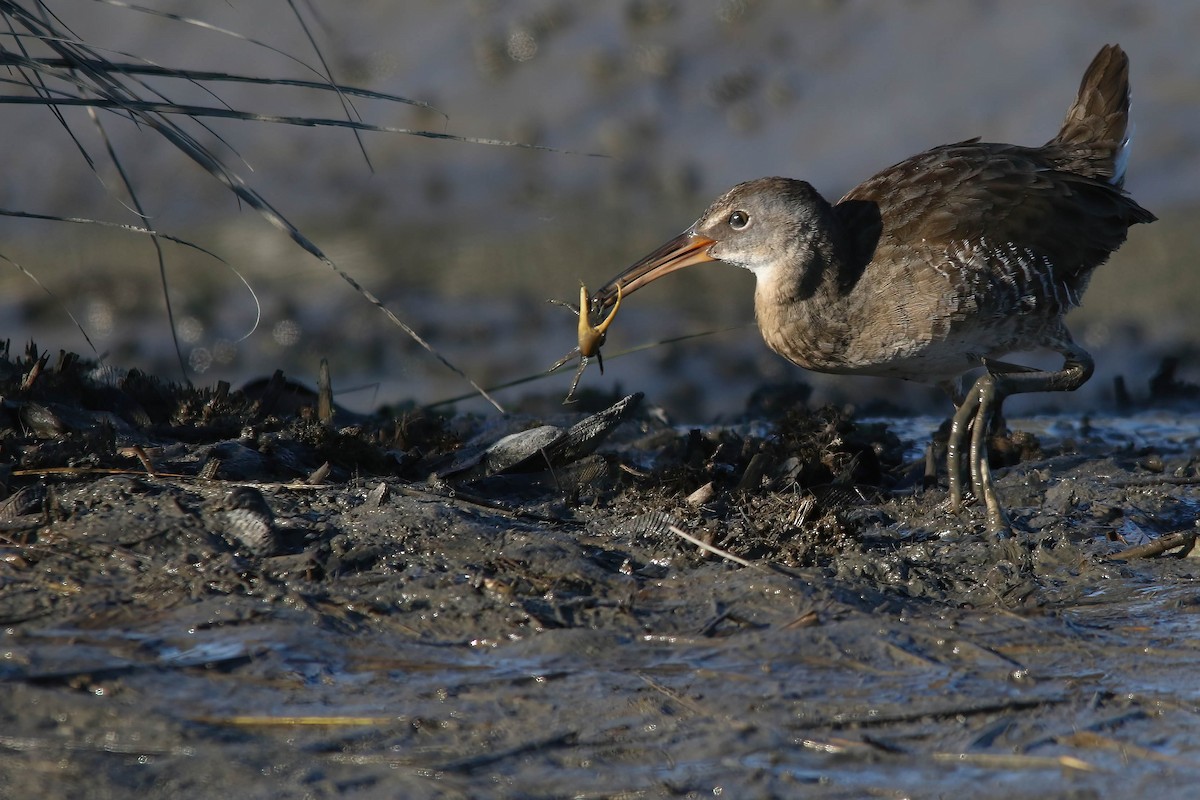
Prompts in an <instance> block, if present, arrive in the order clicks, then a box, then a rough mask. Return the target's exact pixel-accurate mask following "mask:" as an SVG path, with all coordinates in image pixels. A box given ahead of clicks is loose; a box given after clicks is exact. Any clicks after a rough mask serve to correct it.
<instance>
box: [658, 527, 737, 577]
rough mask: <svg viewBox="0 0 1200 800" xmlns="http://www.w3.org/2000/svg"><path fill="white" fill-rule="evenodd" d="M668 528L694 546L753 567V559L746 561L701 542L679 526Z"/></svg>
mask: <svg viewBox="0 0 1200 800" xmlns="http://www.w3.org/2000/svg"><path fill="white" fill-rule="evenodd" d="M668 530H670V531H671V533H673V534H675V535H676V536H678V537H679V538H681V539H683V540H684V541H688V542H691V543H692V544H694V545H696V547H699V548H700V549H701V550H707V551H708V552H710V553H712V554H713V555H717V556H720V557H721V558H724V559H726V560H728V561H732V562H733V563H735V564H739V565H741V566H743V567H753V566H754V562H753V561H747V560H746V559H744V558H741V557H740V556H735V555H734V554H733V553H730V552H729V551H727V550H722V549H721V548H719V547H714V546H713V545H711V544H709V543H708V542H703V541H701V540H699V539H697V538H696V537H695V536H692V535H691V534H690V533H688V532H687V531H683V530H680V529H679V528H677V527H676V526H674V525H672V526H670V527H669V528H668Z"/></svg>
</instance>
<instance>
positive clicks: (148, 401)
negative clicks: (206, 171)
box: [0, 352, 1200, 798]
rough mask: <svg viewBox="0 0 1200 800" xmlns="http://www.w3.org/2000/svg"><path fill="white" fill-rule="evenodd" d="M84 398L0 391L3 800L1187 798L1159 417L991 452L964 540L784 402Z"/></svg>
mask: <svg viewBox="0 0 1200 800" xmlns="http://www.w3.org/2000/svg"><path fill="white" fill-rule="evenodd" d="M100 377H101V378H103V379H98V377H97V374H96V373H95V371H94V370H93V366H92V365H89V364H86V363H82V362H80V361H79V360H76V359H73V358H70V357H67V358H49V359H48V360H47V359H46V358H45V357H42V358H40V359H39V358H38V357H37V356H36V354H32V353H28V352H27V353H25V354H19V353H15V352H14V353H5V354H4V355H3V357H2V358H0V396H2V397H3V403H2V406H0V429H2V430H3V438H2V439H0V464H3V466H2V467H0V488H2V490H3V497H4V499H3V501H2V504H0V556H2V558H0V627H2V629H3V637H4V638H3V642H2V644H0V659H2V660H0V682H2V688H0V750H3V752H4V755H3V758H0V787H3V789H0V795H3V796H4V797H63V798H85V797H86V798H109V797H111V798H126V797H132V796H136V797H142V798H168V797H170V798H176V797H217V796H225V797H238V798H292V797H295V798H301V797H314V798H329V797H338V798H343V797H344V798H377V797H378V798H391V797H485V796H496V797H583V798H600V797H675V796H679V797H712V796H726V797H739V798H741V797H787V796H813V797H846V798H849V797H863V796H880V797H909V796H912V797H937V796H954V797H1004V798H1021V797H1029V798H1033V797H1037V798H1045V797H1079V798H1085V797H1103V796H1125V797H1136V796H1150V795H1151V793H1153V795H1154V796H1156V797H1158V798H1166V797H1190V796H1194V794H1193V793H1194V791H1195V788H1194V787H1195V786H1196V785H1197V782H1198V781H1200V755H1198V754H1197V752H1196V749H1195V742H1196V740H1197V738H1198V736H1200V682H1198V680H1197V668H1198V667H1200V584H1198V583H1197V580H1196V576H1197V573H1198V571H1200V570H1198V569H1197V561H1196V560H1195V559H1194V558H1190V557H1182V556H1184V555H1186V554H1185V553H1184V551H1185V550H1187V544H1188V542H1190V541H1191V538H1192V537H1194V534H1195V531H1196V527H1195V526H1196V520H1197V517H1198V516H1200V492H1198V490H1197V484H1198V483H1200V477H1198V471H1197V464H1198V463H1200V426H1198V425H1197V424H1196V420H1197V417H1196V407H1197V405H1196V402H1195V397H1194V394H1195V391H1194V387H1182V386H1177V385H1173V384H1170V381H1161V380H1160V382H1159V385H1158V386H1157V389H1156V392H1155V398H1154V400H1153V401H1152V402H1151V403H1150V406H1149V407H1138V408H1129V409H1127V410H1126V413H1125V414H1124V415H1112V416H1109V417H1101V416H1099V415H1097V416H1095V417H1092V418H1090V419H1080V418H1072V417H1067V418H1063V419H1057V420H1055V419H1051V420H1049V421H1047V420H1045V419H1042V420H1033V421H1031V422H1030V424H1029V425H1026V426H1023V425H1022V421H1021V420H1013V421H1012V424H1011V425H1010V427H1011V428H1012V429H1013V430H1014V431H1017V433H1014V434H1012V435H1010V436H1006V437H1003V439H1001V440H999V441H997V442H995V445H996V448H995V449H996V452H997V453H998V454H999V456H998V458H999V459H1000V460H999V461H997V462H996V467H997V469H996V473H997V475H998V485H999V488H1000V494H1001V498H1002V500H1003V502H1004V503H1005V504H1006V506H1007V507H1008V510H1009V513H1010V516H1011V519H1012V522H1013V528H1014V531H1015V536H1014V537H1013V538H1011V539H1007V540H999V539H997V538H995V537H993V536H990V535H989V534H987V533H986V532H985V530H984V524H983V522H984V520H983V515H982V513H981V512H980V511H979V510H978V508H974V507H973V508H971V509H969V510H968V511H966V512H964V513H962V514H960V515H954V514H951V513H950V511H949V510H948V509H947V505H946V491H945V476H944V475H943V476H942V477H941V481H940V483H939V484H938V485H936V486H929V487H926V486H925V485H924V484H925V481H924V479H923V471H922V468H921V463H920V458H919V455H918V457H914V453H918V454H919V450H920V442H919V441H914V440H913V438H907V439H901V438H899V437H898V436H897V435H896V434H895V433H894V432H893V431H892V430H891V427H894V428H896V429H901V428H903V424H902V422H903V421H902V420H898V421H897V424H896V425H895V426H891V427H889V426H885V425H883V424H880V423H870V424H867V423H864V422H862V421H861V420H856V419H855V418H854V417H853V416H850V415H848V414H847V413H846V412H845V411H844V410H838V409H831V408H825V409H811V410H804V406H803V404H802V403H800V404H797V403H796V402H795V401H796V400H798V399H802V395H803V390H800V389H797V390H793V391H792V393H789V391H788V390H783V389H778V388H777V389H772V390H769V391H764V392H763V393H761V394H760V395H759V396H758V397H757V398H755V399H754V402H753V404H752V406H751V407H750V408H748V411H747V415H746V418H745V420H744V423H743V424H736V425H729V426H725V427H722V428H714V429H695V430H689V429H687V428H679V427H676V426H672V425H670V424H669V423H668V422H667V420H666V419H665V416H664V414H663V413H662V411H661V410H660V409H657V408H656V407H655V406H654V404H653V402H652V399H650V398H639V397H637V396H633V397H630V398H625V399H622V398H618V397H610V398H598V397H590V398H587V403H590V408H588V410H579V411H572V412H570V413H560V414H558V415H556V416H553V417H547V416H541V417H513V418H510V419H497V418H494V417H493V418H482V417H467V416H451V417H438V416H434V415H431V414H429V413H426V412H422V411H419V410H407V411H392V412H390V413H388V412H383V413H380V414H378V415H375V416H371V417H355V416H352V415H348V414H346V413H344V412H341V413H334V415H333V418H332V420H331V421H329V422H327V423H326V422H322V421H321V420H322V416H323V415H322V413H321V411H320V410H319V408H318V406H319V403H318V402H317V398H315V397H314V396H312V395H310V394H307V393H304V392H301V391H298V390H296V387H293V386H291V385H289V384H286V383H284V382H281V381H280V380H278V379H276V380H274V381H268V382H264V383H262V384H259V385H258V386H256V387H254V388H253V391H249V392H239V391H228V390H227V387H224V386H218V387H216V388H214V389H203V390H195V391H193V390H184V389H179V388H177V387H171V386H168V385H166V384H163V383H161V382H159V381H156V380H153V379H151V378H147V377H146V376H143V375H139V374H136V373H132V374H129V375H125V376H119V377H113V376H108V377H107V378H104V376H100ZM1134 399H1135V400H1136V399H1137V398H1134ZM614 404H615V405H614ZM1135 405H1136V403H1135ZM585 407H586V406H585ZM606 408H607V409H608V410H607V411H604V410H603V409H606ZM597 411H599V412H600V413H599V415H598V416H591V417H590V418H589V413H595V412H597ZM581 420H583V422H580V421H581ZM548 426H555V427H553V428H551V427H548ZM572 426H575V427H572ZM917 427H920V426H917ZM1030 428H1032V429H1034V430H1035V432H1034V433H1029V432H1025V433H1022V432H1020V431H1022V430H1023V429H1025V430H1028V429H1030ZM509 434H517V435H515V436H512V437H510V438H508V439H504V437H505V436H507V435H509ZM924 435H927V431H926V434H924ZM501 439H504V443H503V444H502V445H501V446H499V447H495V446H493V445H494V444H495V443H496V442H497V441H499V440H501ZM1002 462H1003V463H1006V464H1008V466H1002ZM680 531H681V532H683V533H686V534H688V535H690V536H692V537H695V538H696V539H699V540H701V541H703V542H706V543H708V544H710V545H711V546H713V547H714V548H717V549H718V550H720V551H722V553H723V554H716V553H713V552H709V551H705V550H701V549H700V548H699V547H697V546H696V545H695V544H693V543H691V542H689V541H686V540H684V539H683V538H681V536H680V534H679V533H678V532H680ZM1164 537H1174V538H1170V539H1165V538H1164ZM1165 541H1169V542H1171V543H1172V544H1173V547H1172V548H1170V549H1168V550H1167V552H1166V553H1165V554H1159V555H1157V556H1155V557H1147V556H1146V553H1147V551H1149V552H1150V553H1151V554H1153V551H1155V550H1157V549H1161V548H1158V547H1156V543H1162V542H1165ZM1138 546H1142V548H1143V549H1142V554H1141V555H1139V553H1138V552H1137V551H1133V552H1129V549H1130V548H1132V547H1138Z"/></svg>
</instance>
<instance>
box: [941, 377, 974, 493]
mask: <svg viewBox="0 0 1200 800" xmlns="http://www.w3.org/2000/svg"><path fill="white" fill-rule="evenodd" d="M979 391H980V387H979V382H978V381H976V382H975V385H974V386H972V387H971V390H970V391H969V392H967V394H966V395H965V396H964V397H963V398H962V400H961V401H960V402H959V403H958V408H957V409H956V410H955V412H954V418H953V419H952V420H951V421H950V436H949V438H948V439H947V440H946V472H947V473H948V475H947V478H948V479H949V482H950V510H951V511H953V512H954V513H956V514H957V513H958V512H959V511H961V510H962V505H963V486H962V477H963V467H962V451H963V448H964V447H965V446H966V444H967V432H968V431H969V430H970V428H971V421H972V420H974V419H975V414H976V412H977V411H978V410H979Z"/></svg>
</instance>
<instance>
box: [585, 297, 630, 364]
mask: <svg viewBox="0 0 1200 800" xmlns="http://www.w3.org/2000/svg"><path fill="white" fill-rule="evenodd" d="M620 307H621V285H620V284H617V301H616V302H615V303H613V307H612V311H609V312H608V316H607V317H605V318H604V320H603V321H602V322H601V323H600V324H598V325H596V326H593V325H592V323H591V320H589V319H588V316H589V314H588V309H590V308H591V298H590V297H589V296H588V290H587V287H586V286H584V285H582V284H580V286H579V354H580V355H582V356H583V357H585V358H590V357H591V356H597V357H599V355H600V348H601V347H602V346H603V345H604V339H605V337H606V336H607V335H608V328H609V326H610V325H612V323H613V319H614V318H615V317H616V316H617V309H619V308H620ZM600 371H601V372H603V371H604V369H603V364H601V370H600Z"/></svg>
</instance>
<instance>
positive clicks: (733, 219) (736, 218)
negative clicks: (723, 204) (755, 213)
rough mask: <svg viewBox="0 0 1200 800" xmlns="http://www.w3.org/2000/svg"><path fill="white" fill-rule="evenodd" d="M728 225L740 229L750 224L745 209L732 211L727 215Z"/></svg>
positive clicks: (736, 229)
mask: <svg viewBox="0 0 1200 800" xmlns="http://www.w3.org/2000/svg"><path fill="white" fill-rule="evenodd" d="M728 221H729V227H731V228H733V229H734V230H735V231H740V230H742V229H743V228H745V227H746V226H747V225H749V224H750V215H749V214H747V213H746V212H745V211H734V212H733V213H732V214H730V215H729V220H728Z"/></svg>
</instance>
